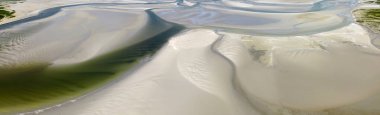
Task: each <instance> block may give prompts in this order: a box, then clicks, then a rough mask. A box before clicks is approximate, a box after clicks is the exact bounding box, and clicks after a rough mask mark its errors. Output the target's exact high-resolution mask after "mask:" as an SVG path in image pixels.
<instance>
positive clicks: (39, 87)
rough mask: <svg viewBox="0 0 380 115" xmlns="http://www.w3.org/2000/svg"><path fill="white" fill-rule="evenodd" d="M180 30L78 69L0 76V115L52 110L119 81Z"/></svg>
mask: <svg viewBox="0 0 380 115" xmlns="http://www.w3.org/2000/svg"><path fill="white" fill-rule="evenodd" d="M181 29H182V27H173V28H171V29H169V30H167V31H165V32H163V33H161V34H159V35H157V36H155V37H153V38H150V39H148V40H146V41H143V42H140V43H138V44H135V45H132V46H130V47H127V48H124V49H121V50H118V51H114V52H111V53H108V54H106V55H103V56H99V57H97V58H95V59H92V60H89V61H87V62H84V63H81V64H78V65H70V66H65V67H47V68H45V69H40V70H34V71H29V72H23V73H17V74H10V75H7V76H1V79H0V114H13V113H18V112H24V111H33V110H36V109H40V108H44V107H48V106H53V105H56V104H59V103H63V102H65V101H68V100H72V99H76V98H78V97H80V96H83V95H86V94H88V93H89V92H93V91H95V90H96V89H99V88H101V87H103V86H105V85H106V84H109V83H112V81H117V80H118V79H121V78H120V76H122V75H121V74H125V72H126V71H127V70H129V69H131V68H132V67H133V66H135V65H136V64H138V63H139V60H141V59H142V58H144V57H146V56H149V55H152V54H154V52H155V51H157V50H158V49H159V48H160V47H161V46H162V45H163V44H164V43H165V42H166V41H167V39H168V38H170V36H172V35H174V34H175V33H177V32H179V31H180V30H181Z"/></svg>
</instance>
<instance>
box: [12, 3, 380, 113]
mask: <svg viewBox="0 0 380 115" xmlns="http://www.w3.org/2000/svg"><path fill="white" fill-rule="evenodd" d="M269 2H284V0H272V1H269ZM291 2H294V3H309V2H314V1H306V0H305V1H299V0H294V1H291ZM65 3H66V2H65ZM29 5H31V4H29ZM29 5H27V6H29ZM54 5H56V4H55V3H54ZM31 6H33V7H31V8H30V9H28V8H25V6H23V5H19V6H14V8H16V9H17V8H20V10H19V11H20V13H23V12H25V13H28V12H30V11H32V9H33V10H34V9H40V8H47V7H49V5H44V4H41V2H36V3H35V5H31ZM22 9H24V10H25V11H23V10H22ZM73 10H75V9H73ZM87 11H91V8H89V9H88V10H84V11H80V12H76V13H68V14H61V15H58V16H56V17H53V18H60V19H61V20H65V21H62V22H59V21H56V20H52V21H54V22H53V23H54V24H56V25H54V24H51V25H46V26H47V27H45V28H43V29H45V30H44V31H43V30H41V31H40V32H41V34H40V35H39V34H34V36H36V37H35V39H33V40H30V42H26V44H29V43H30V44H31V45H30V46H32V45H42V46H41V47H46V48H40V49H38V48H31V49H23V50H22V52H23V53H21V54H28V53H24V52H32V51H33V52H34V51H38V52H41V51H45V50H41V49H49V50H47V51H46V52H57V50H59V49H62V50H64V51H65V52H68V53H64V54H65V55H64V56H62V55H59V56H53V57H54V58H52V59H50V58H49V59H46V58H39V57H38V56H39V55H26V56H20V57H33V56H34V57H33V58H36V59H37V58H38V59H41V60H53V61H52V62H53V66H54V64H55V65H61V64H75V63H79V62H82V61H84V60H88V59H91V58H93V57H96V56H98V55H101V54H103V53H105V52H109V51H112V50H115V49H117V48H118V47H121V46H124V44H121V43H120V42H128V43H130V41H123V40H126V39H119V38H120V37H121V36H139V35H151V34H141V33H139V32H138V31H146V30H144V29H146V28H148V27H149V25H145V24H146V22H147V20H146V18H147V15H146V14H144V13H141V12H140V11H137V12H129V13H127V14H128V15H126V16H125V17H123V16H120V17H119V15H114V16H115V18H116V17H117V18H116V19H120V20H118V21H115V22H112V23H113V24H119V23H125V22H124V20H134V21H131V22H130V23H128V26H122V25H114V26H109V27H110V28H107V29H106V30H120V31H121V30H123V32H119V31H113V32H107V31H106V30H104V31H101V30H97V29H95V30H93V31H95V33H97V34H90V37H88V38H86V37H84V36H85V35H82V34H85V33H86V32H84V30H86V29H83V28H81V29H78V30H76V31H77V32H78V33H76V34H70V38H73V39H74V38H82V39H81V40H83V42H75V43H79V44H80V45H73V44H72V43H67V44H72V45H67V46H66V45H64V46H63V45H61V46H60V45H59V44H57V43H54V42H45V41H46V40H47V41H48V40H50V39H49V38H54V40H61V41H62V42H67V41H66V40H64V38H63V37H62V38H60V37H59V36H58V37H57V35H60V34H62V33H55V34H54V32H52V31H49V27H50V28H56V27H61V29H62V30H61V31H64V30H65V27H69V26H75V25H79V23H84V24H87V25H86V26H84V27H87V26H90V27H93V26H99V25H97V24H102V23H104V22H99V21H104V20H98V19H101V18H99V17H101V16H98V17H97V15H96V14H92V13H88V12H87ZM194 11H197V10H191V11H189V12H180V13H179V14H186V13H194ZM222 11H224V10H222ZM222 11H217V12H222ZM67 12H70V10H68V11H67ZM111 12H114V13H116V12H117V11H111ZM236 12H239V13H241V12H240V11H236ZM236 12H235V11H233V12H227V13H230V14H234V13H236ZM338 12H340V10H332V11H328V12H323V11H321V12H317V13H293V14H290V15H288V16H287V17H286V16H285V15H284V14H278V15H277V16H285V17H281V19H280V20H279V21H278V22H277V23H271V24H267V25H262V26H260V24H258V23H255V24H252V23H250V24H251V25H244V24H241V25H240V26H238V28H242V27H243V28H244V27H247V29H251V30H252V29H253V30H254V29H256V30H258V29H263V31H268V30H276V29H282V30H289V31H290V30H291V29H292V28H291V27H292V26H291V25H295V24H301V25H299V26H300V27H301V28H300V29H310V27H313V29H317V30H318V29H323V28H327V27H325V26H330V25H329V24H335V23H336V22H341V21H342V20H343V19H342V17H339V16H337V15H336V14H335V13H338ZM224 13H226V12H224ZM243 14H244V13H243ZM247 14H252V13H247ZM253 14H259V16H257V19H261V18H263V17H265V18H273V16H272V17H271V15H266V14H260V13H253ZM62 15H68V16H62ZM131 15H133V17H129V16H131ZM194 15H195V16H194ZM194 15H191V14H190V15H186V16H185V17H194V19H191V18H190V19H187V18H183V17H180V16H177V17H175V16H173V17H174V18H173V20H174V19H183V20H175V21H174V22H185V23H194V21H195V22H196V21H198V23H205V22H202V21H207V19H210V17H211V19H216V18H215V17H218V16H217V15H216V14H215V15H214V13H209V14H207V13H205V14H202V15H197V14H196V13H195V14H194ZM205 15H206V16H210V17H202V16H205ZM263 15H264V16H263ZM197 16H199V17H197ZM213 16H214V17H213ZM241 16H243V15H241ZM92 17H94V18H92ZM139 17H140V18H139ZM200 17H201V18H200ZM82 19H88V20H90V21H88V20H87V21H88V23H87V21H86V22H83V20H82ZM121 19H123V20H121ZM197 19H200V21H199V20H197ZM247 19H249V18H247ZM46 20H49V19H46ZM46 20H45V21H46ZM96 20H98V21H96ZM262 20H265V19H262ZM228 21H231V20H228ZM228 21H226V22H228ZM127 22H128V21H127ZM222 22H223V21H222ZM232 22H233V20H232ZM235 22H236V21H235ZM63 23H64V24H63ZM95 23H96V24H95ZM208 23H209V24H210V23H211V25H212V24H214V25H218V24H219V23H220V22H217V21H215V20H214V21H211V22H208ZM223 24H225V23H223ZM63 25H67V26H63ZM131 25H134V26H131ZM252 25H254V26H252ZM256 25H258V26H256ZM269 25H272V26H269ZM319 25H324V27H322V26H319ZM39 26H41V25H39ZM39 26H38V27H39ZM219 26H220V25H219ZM222 26H225V27H230V26H229V25H228V24H226V25H222ZM113 27H117V28H113ZM20 28H21V27H20ZM93 28H99V27H93ZM131 28H134V29H136V28H139V29H138V30H134V29H133V30H131ZM51 30H53V29H51ZM125 31H127V33H124V32H125ZM44 32H45V33H44ZM46 32H49V33H50V34H46ZM68 32H72V30H71V31H68V30H67V31H66V33H68ZM42 33H43V34H42ZM220 34H221V35H223V37H222V36H219V35H218V34H216V33H215V32H214V31H212V30H206V29H195V30H189V31H187V32H184V33H181V34H180V35H178V36H175V37H173V38H171V39H170V41H169V42H168V43H167V44H166V45H165V46H164V47H163V48H162V49H161V50H160V51H159V52H158V53H157V54H156V55H155V56H154V57H153V59H152V60H151V61H150V62H148V63H147V64H145V65H144V66H142V67H141V68H139V69H138V70H137V71H134V72H132V73H126V74H125V75H124V76H125V77H124V79H121V80H120V81H118V82H116V83H114V84H111V85H109V86H108V87H106V88H104V89H101V90H99V91H98V92H95V93H93V94H91V95H88V96H86V97H84V98H81V99H79V100H76V101H75V102H73V103H68V104H65V105H63V106H60V107H53V108H51V109H47V110H44V111H35V112H36V113H40V114H46V115H52V114H62V115H71V114H75V115H105V114H110V115H114V114H127V115H259V114H264V113H266V114H348V113H349V114H360V115H364V114H379V113H380V110H379V109H377V108H374V107H378V106H379V105H380V101H378V100H380V99H378V97H377V95H379V94H378V93H379V90H380V85H379V82H380V79H379V78H378V76H377V75H379V74H380V73H379V72H378V70H377V68H379V66H380V61H378V57H379V56H380V51H379V50H378V49H377V48H375V47H374V46H372V44H371V43H370V38H369V37H368V34H367V33H366V31H365V30H364V29H362V28H361V27H360V26H358V25H356V24H351V25H349V26H345V27H343V28H340V29H337V30H334V31H328V32H323V33H319V34H315V35H305V36H287V37H272V36H252V35H242V34H232V33H220ZM110 35H112V36H113V37H112V38H113V40H111V41H109V42H104V41H103V40H102V39H100V37H104V36H110ZM38 36H40V37H38ZM41 36H45V37H46V36H48V37H46V38H45V37H41ZM144 38H146V37H144ZM130 39H133V37H130ZM128 40H129V39H128ZM41 41H44V42H41ZM74 41H75V40H74ZM136 42H137V41H136ZM42 43H44V44H42ZM132 43H133V42H132ZM132 43H131V44H132ZM57 45H58V46H60V47H61V48H58V46H57ZM53 46H54V48H53ZM71 46H76V50H68V49H70V48H68V47H71ZM51 50H55V51H51ZM66 50H68V51H66ZM59 52H63V51H59ZM78 52H81V53H78ZM33 54H34V53H33ZM49 54H50V53H49ZM53 54H54V53H53ZM221 54H222V55H221ZM19 55H20V54H19ZM40 55H44V54H40ZM33 58H32V59H33ZM28 59H30V58H28ZM12 65H14V64H12ZM16 65H17V64H16ZM239 88H242V91H240V90H239Z"/></svg>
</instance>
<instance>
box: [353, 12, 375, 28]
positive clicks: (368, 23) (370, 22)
mask: <svg viewBox="0 0 380 115" xmlns="http://www.w3.org/2000/svg"><path fill="white" fill-rule="evenodd" d="M353 14H354V15H355V18H356V22H358V23H359V24H361V25H363V26H365V27H367V28H368V29H370V30H372V31H373V32H376V33H380V9H358V10H355V11H354V12H353Z"/></svg>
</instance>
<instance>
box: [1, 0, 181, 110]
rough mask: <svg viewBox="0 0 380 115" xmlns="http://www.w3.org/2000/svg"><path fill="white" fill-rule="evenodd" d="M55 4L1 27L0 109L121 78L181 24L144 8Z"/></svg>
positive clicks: (30, 105) (27, 106) (36, 104)
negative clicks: (121, 75) (34, 14)
mask: <svg viewBox="0 0 380 115" xmlns="http://www.w3.org/2000/svg"><path fill="white" fill-rule="evenodd" d="M118 7H119V6H114V5H112V4H91V5H74V6H64V7H57V8H52V9H48V10H44V11H42V12H41V13H40V14H39V15H36V16H32V17H27V18H25V19H22V20H18V21H15V22H11V23H8V24H4V25H1V26H0V28H1V29H2V30H1V32H2V33H4V34H1V35H2V38H1V41H0V44H1V45H0V46H1V51H0V73H1V74H0V76H1V77H0V92H1V95H0V112H1V113H12V112H17V111H25V110H33V109H37V108H41V107H46V106H51V105H52V104H57V103H61V102H62V101H66V100H70V99H73V98H77V97H78V96H82V95H84V94H86V93H88V92H91V91H93V90H94V89H95V88H99V86H101V85H104V84H105V83H107V82H108V81H110V80H114V79H115V78H116V77H119V76H120V73H125V72H124V71H126V70H128V69H129V68H131V67H132V65H136V64H137V63H139V60H141V59H142V58H144V56H149V54H152V53H153V52H154V51H156V50H157V49H158V48H159V47H160V46H161V45H162V44H163V43H165V41H166V40H167V38H169V36H171V35H173V34H174V33H176V32H178V31H180V30H181V28H182V27H179V26H176V25H174V24H170V23H167V22H165V21H163V20H161V19H159V18H157V17H156V16H154V15H153V14H151V13H150V12H149V11H146V10H144V9H133V8H132V9H125V8H123V9H119V8H118Z"/></svg>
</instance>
